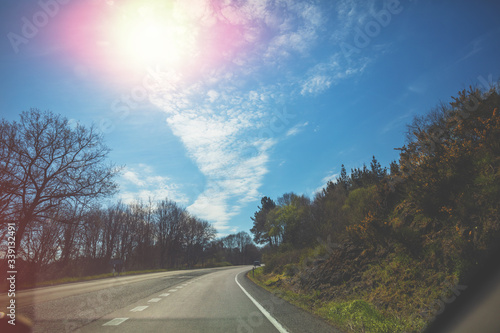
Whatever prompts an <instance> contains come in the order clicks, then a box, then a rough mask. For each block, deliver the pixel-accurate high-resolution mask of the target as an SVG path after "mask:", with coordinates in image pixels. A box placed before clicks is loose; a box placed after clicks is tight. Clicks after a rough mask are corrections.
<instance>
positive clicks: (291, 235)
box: [251, 88, 500, 332]
mask: <svg viewBox="0 0 500 333" xmlns="http://www.w3.org/2000/svg"><path fill="white" fill-rule="evenodd" d="M499 106H500V96H499V94H498V92H497V91H496V90H490V91H488V92H481V91H479V90H476V89H472V88H471V89H470V90H468V91H465V90H464V91H462V92H460V93H459V94H458V97H455V98H453V101H452V102H451V103H450V105H440V106H439V107H437V108H436V109H434V110H432V111H431V112H429V113H428V114H427V115H426V116H424V117H418V118H416V119H414V121H413V122H412V124H411V125H409V126H408V132H407V144H405V145H404V146H403V147H401V148H399V150H400V156H399V161H398V162H396V161H395V162H392V163H391V164H390V166H389V168H388V169H387V168H382V167H381V165H380V164H379V162H378V161H377V160H376V158H375V157H373V159H372V161H371V163H370V166H369V167H367V166H363V167H362V168H356V169H353V170H351V172H350V174H348V173H347V171H346V169H345V168H344V166H343V165H342V171H341V174H340V176H339V177H338V178H337V179H336V180H335V181H333V182H328V184H327V185H326V187H325V188H324V189H323V190H322V191H321V193H318V194H317V195H316V196H315V197H314V198H313V199H312V200H311V199H309V198H307V197H305V196H299V195H295V194H293V193H287V194H284V195H283V196H282V197H280V198H278V199H277V200H276V201H274V200H272V199H271V198H268V197H264V198H262V200H261V206H260V207H259V209H258V211H257V212H255V215H254V217H253V218H252V219H253V221H254V226H253V228H252V230H251V231H252V233H253V235H254V240H255V241H256V242H258V243H260V244H265V249H264V250H265V254H264V257H263V261H264V262H265V263H266V266H265V267H263V268H262V269H260V270H258V271H257V274H256V280H258V281H260V283H261V284H262V285H264V286H265V287H266V288H268V289H271V290H273V291H276V292H280V293H281V294H282V295H283V297H285V298H287V299H289V300H291V301H292V302H295V303H296V304H299V305H301V306H302V307H304V308H308V309H310V310H312V311H314V312H316V313H317V314H320V315H322V316H323V317H325V318H327V319H328V320H330V321H331V322H333V323H334V324H335V325H336V326H338V327H340V328H342V329H344V330H346V331H352V332H398V331H399V332H413V331H420V330H421V329H422V328H424V327H425V326H426V324H427V323H429V321H431V320H432V319H433V318H434V317H435V316H436V315H438V314H439V313H440V312H442V311H443V308H444V307H445V306H446V304H448V303H449V302H451V301H452V300H453V299H454V296H458V295H460V293H461V291H462V290H464V289H465V288H466V286H467V283H468V281H469V279H470V277H471V275H472V274H473V273H474V272H475V271H476V270H477V268H478V266H479V265H480V264H481V259H482V258H485V257H486V256H487V255H488V254H489V253H490V252H491V251H492V249H493V247H494V246H495V243H498V241H499V240H500V221H499V216H500V214H499V202H500V200H499V198H500V168H499V166H500V140H499V139H500V115H499V110H498V107H499Z"/></svg>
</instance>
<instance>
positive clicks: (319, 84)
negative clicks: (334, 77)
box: [300, 75, 332, 95]
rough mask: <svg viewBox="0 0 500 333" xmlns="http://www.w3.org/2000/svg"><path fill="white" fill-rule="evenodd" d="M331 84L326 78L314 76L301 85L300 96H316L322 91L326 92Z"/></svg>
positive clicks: (324, 76)
mask: <svg viewBox="0 0 500 333" xmlns="http://www.w3.org/2000/svg"><path fill="white" fill-rule="evenodd" d="M331 84H332V81H331V79H330V78H329V77H328V76H326V75H315V76H312V77H310V78H308V79H307V80H306V81H305V82H304V83H303V84H302V90H301V91H300V93H301V94H302V95H306V94H311V95H317V94H319V93H322V92H323V91H325V90H327V89H328V88H330V85H331Z"/></svg>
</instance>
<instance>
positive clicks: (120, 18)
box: [0, 0, 500, 235]
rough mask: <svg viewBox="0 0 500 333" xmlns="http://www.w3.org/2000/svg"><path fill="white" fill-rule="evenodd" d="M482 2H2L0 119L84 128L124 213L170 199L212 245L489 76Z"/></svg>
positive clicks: (493, 11)
mask: <svg viewBox="0 0 500 333" xmlns="http://www.w3.org/2000/svg"><path fill="white" fill-rule="evenodd" d="M499 13H500V4H498V3H497V2H495V1H475V2H472V1H422V0H420V1H416V0H413V1H409V0H405V1H404V0H402V1H399V2H398V1H353V0H340V1H313V0H310V1H287V0H274V1H270V0H269V1H266V0H251V1H250V0H249V1H230V0H227V1H208V0H182V1H180V0H179V1H168V0H164V1H160V0H150V1H147V0H144V1H133V0H124V1H118V0H115V1H112V0H88V1H77V0H72V1H71V0H58V1H56V0H41V1H27V0H17V1H13V0H8V1H4V3H3V8H2V12H1V13H0V16H1V17H0V22H1V23H0V29H1V34H2V39H1V43H0V59H1V61H0V67H1V71H2V80H1V81H0V85H1V86H0V88H1V90H0V94H1V99H0V110H1V115H2V117H5V118H7V119H9V120H14V119H17V118H18V114H19V113H20V112H21V111H23V110H28V109H29V108H31V107H36V108H39V109H42V110H51V111H53V112H56V113H60V114H63V115H64V116H66V117H67V118H68V119H71V120H72V122H74V123H76V122H80V123H82V124H85V125H90V124H92V123H94V124H95V125H96V127H97V128H98V129H99V130H100V131H102V132H103V133H104V135H105V139H106V143H107V144H108V146H110V147H111V148H112V152H111V154H110V159H111V160H112V161H113V162H114V163H116V164H118V165H123V166H124V168H123V171H122V173H121V175H120V176H119V177H118V178H117V181H118V182H119V184H120V188H121V191H120V193H119V195H118V196H117V197H119V198H121V199H122V200H124V201H131V200H134V199H136V198H142V199H145V200H146V199H147V198H148V197H152V198H154V199H157V200H159V199H163V198H165V197H168V198H169V199H172V200H175V201H177V202H178V203H180V204H181V205H183V206H185V207H187V208H188V210H189V211H190V212H191V213H193V214H195V215H197V216H199V217H200V218H204V219H206V220H208V221H210V222H212V223H214V225H215V227H216V228H217V230H218V232H219V234H220V235H223V234H229V233H233V232H239V231H248V230H249V229H250V228H251V226H252V221H251V220H250V217H251V216H252V215H253V213H254V212H255V211H256V209H257V206H258V205H259V203H260V198H261V197H262V196H264V195H267V196H270V197H271V198H273V199H276V198H277V197H278V196H280V195H281V194H283V193H286V192H290V191H293V192H295V193H298V194H305V195H307V196H310V197H313V195H314V193H315V191H317V190H319V189H321V187H322V186H324V185H325V184H326V182H327V181H328V180H329V179H333V178H335V177H336V175H338V173H339V172H340V167H341V164H345V166H346V168H347V170H350V169H351V168H354V167H360V166H362V164H363V163H367V164H369V162H370V159H371V156H372V155H375V156H376V157H377V158H378V160H379V161H380V162H381V163H382V165H384V166H387V165H388V164H389V163H390V162H391V161H392V160H395V159H397V158H398V154H397V151H396V150H394V148H396V147H401V146H402V145H403V144H404V131H405V125H406V124H407V123H409V122H410V121H411V120H412V118H413V117H414V116H415V115H419V114H425V113H427V112H428V111H429V110H430V109H431V108H433V107H434V106H436V105H437V104H438V103H439V102H440V101H442V102H446V103H447V102H450V101H451V96H456V94H457V92H458V91H459V90H462V89H464V88H467V87H468V86H469V85H474V86H478V87H480V88H482V89H485V88H486V87H488V85H489V84H491V83H492V82H493V81H497V80H498V78H499V77H500V68H499V65H498V56H499V54H500V21H499V20H498V14H499Z"/></svg>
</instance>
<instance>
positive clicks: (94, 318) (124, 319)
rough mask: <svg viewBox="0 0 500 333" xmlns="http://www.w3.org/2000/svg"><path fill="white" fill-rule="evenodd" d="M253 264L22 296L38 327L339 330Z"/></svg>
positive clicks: (62, 329)
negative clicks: (277, 290)
mask: <svg viewBox="0 0 500 333" xmlns="http://www.w3.org/2000/svg"><path fill="white" fill-rule="evenodd" d="M250 269H251V266H238V267H229V268H226V267H225V268H216V269H199V270H189V271H176V272H167V273H155V274H146V275H139V276H127V277H118V278H111V279H106V280H98V281H90V282H84V283H75V284H68V285H62V286H56V287H47V288H40V289H33V290H29V291H25V292H21V293H19V294H18V295H17V298H16V302H17V303H18V304H19V305H20V306H21V308H19V309H18V311H19V312H20V313H24V314H26V315H27V316H28V317H30V318H35V319H34V323H35V325H34V332H49V331H50V332H71V331H78V332H82V333H84V332H85V333H87V332H89V333H90V332H141V333H145V332H237V333H250V332H290V333H292V332H315V333H316V332H317V333H321V332H339V331H338V330H336V329H335V328H333V327H332V326H330V325H328V324H326V323H325V322H324V321H322V320H320V319H318V318H316V317H314V316H312V315H310V314H309V313H306V312H304V311H303V310H301V309H298V308H297V307H295V306H293V305H290V304H289V303H287V302H285V301H283V300H282V299H280V298H278V297H275V296H273V295H272V294H270V293H268V292H267V291H265V290H263V289H262V288H260V287H258V286H256V285H255V284H254V283H252V282H251V281H250V280H249V279H248V278H247V277H246V276H245V273H246V272H247V271H249V270H250ZM19 312H18V313H19Z"/></svg>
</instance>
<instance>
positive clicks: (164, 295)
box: [160, 293, 170, 297]
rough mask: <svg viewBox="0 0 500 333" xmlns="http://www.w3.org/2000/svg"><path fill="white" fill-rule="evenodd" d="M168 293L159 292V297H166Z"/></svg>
mask: <svg viewBox="0 0 500 333" xmlns="http://www.w3.org/2000/svg"><path fill="white" fill-rule="evenodd" d="M168 295H170V294H169V293H165V294H161V295H160V297H167V296H168Z"/></svg>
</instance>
